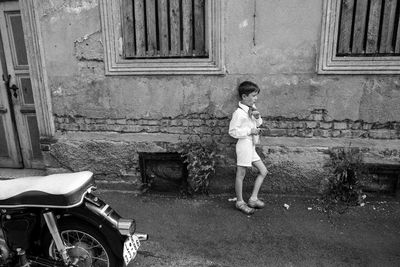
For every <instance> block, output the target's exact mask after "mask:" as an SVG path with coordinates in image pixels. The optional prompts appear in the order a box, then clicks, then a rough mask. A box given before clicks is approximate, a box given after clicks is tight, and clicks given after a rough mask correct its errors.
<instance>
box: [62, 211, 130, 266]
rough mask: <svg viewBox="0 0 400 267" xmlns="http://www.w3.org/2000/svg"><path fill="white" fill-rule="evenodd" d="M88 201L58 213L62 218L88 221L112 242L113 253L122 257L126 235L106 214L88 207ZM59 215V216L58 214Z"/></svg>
mask: <svg viewBox="0 0 400 267" xmlns="http://www.w3.org/2000/svg"><path fill="white" fill-rule="evenodd" d="M87 205H93V204H91V203H86V205H85V204H83V205H81V206H79V207H76V208H72V209H68V210H65V213H60V214H58V215H59V216H61V218H60V219H63V218H64V219H69V220H70V219H76V220H79V221H82V222H83V223H88V224H90V225H92V226H93V227H95V228H96V229H98V230H99V232H100V233H101V234H102V235H103V237H104V238H105V240H107V242H108V243H109V244H110V247H111V249H112V251H113V253H114V254H115V255H116V256H117V257H118V258H122V252H123V244H124V239H125V237H124V236H122V235H121V234H120V233H119V231H118V229H116V228H115V227H114V226H113V225H112V224H111V223H110V222H109V221H108V220H107V219H106V218H105V217H104V216H102V215H99V214H96V213H94V212H93V211H92V210H91V209H89V208H87ZM57 217H58V216H57Z"/></svg>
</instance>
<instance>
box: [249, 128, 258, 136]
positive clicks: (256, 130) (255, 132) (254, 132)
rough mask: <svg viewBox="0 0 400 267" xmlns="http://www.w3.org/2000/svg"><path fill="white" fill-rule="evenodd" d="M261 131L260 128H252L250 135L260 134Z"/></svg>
mask: <svg viewBox="0 0 400 267" xmlns="http://www.w3.org/2000/svg"><path fill="white" fill-rule="evenodd" d="M259 133H260V129H258V128H252V129H251V131H250V135H258V134H259Z"/></svg>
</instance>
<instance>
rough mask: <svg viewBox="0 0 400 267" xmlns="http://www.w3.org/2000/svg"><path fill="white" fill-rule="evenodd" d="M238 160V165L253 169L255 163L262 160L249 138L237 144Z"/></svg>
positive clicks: (240, 140)
mask: <svg viewBox="0 0 400 267" xmlns="http://www.w3.org/2000/svg"><path fill="white" fill-rule="evenodd" d="M236 159H237V160H236V164H237V165H238V166H242V167H251V166H252V163H253V162H255V161H259V160H261V158H260V157H259V156H258V154H257V152H256V146H255V145H254V144H253V141H252V140H251V139H248V138H243V139H239V140H238V142H237V143H236Z"/></svg>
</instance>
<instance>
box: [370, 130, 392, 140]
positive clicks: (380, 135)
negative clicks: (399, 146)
mask: <svg viewBox="0 0 400 267" xmlns="http://www.w3.org/2000/svg"><path fill="white" fill-rule="evenodd" d="M369 137H370V138H374V139H392V138H396V131H395V130H387V129H378V130H370V131H369Z"/></svg>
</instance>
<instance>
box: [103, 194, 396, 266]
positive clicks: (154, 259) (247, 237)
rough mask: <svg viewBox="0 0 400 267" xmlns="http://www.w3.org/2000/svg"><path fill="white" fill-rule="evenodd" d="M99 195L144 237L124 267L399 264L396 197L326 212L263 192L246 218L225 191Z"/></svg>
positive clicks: (313, 204) (308, 203) (310, 201)
mask: <svg viewBox="0 0 400 267" xmlns="http://www.w3.org/2000/svg"><path fill="white" fill-rule="evenodd" d="M99 194H100V196H101V198H103V199H104V200H106V201H107V202H108V203H109V204H110V205H111V206H112V207H114V208H115V209H116V210H117V211H118V212H119V213H120V214H121V215H123V216H124V217H133V218H135V219H136V221H137V229H138V232H145V233H148V234H149V235H150V240H149V241H147V242H143V243H142V246H141V248H140V251H139V254H138V256H137V258H136V260H135V262H134V263H132V264H130V266H215V267H217V266H400V204H399V202H398V201H397V200H395V199H389V200H385V201H382V200H380V201H368V202H367V204H366V205H365V206H364V207H352V208H351V209H349V210H348V211H347V212H346V213H344V214H341V215H340V214H333V215H332V216H331V217H328V216H327V214H326V213H324V212H323V211H321V209H320V206H319V205H318V204H317V202H316V201H315V200H314V199H310V198H298V197H297V198H295V197H279V196H264V197H265V199H266V200H267V206H266V207H265V208H264V209H263V210H259V211H257V212H256V213H255V214H254V215H252V216H246V215H244V214H242V213H240V212H239V211H237V210H235V209H234V204H233V203H234V202H230V201H228V199H229V198H230V197H232V196H213V197H203V196H197V197H195V198H193V199H180V198H178V197H175V196H163V195H160V194H148V195H142V196H135V195H133V194H129V193H117V192H100V193H99ZM367 200H368V199H367ZM284 204H287V205H288V206H289V207H288V209H286V208H285V207H284Z"/></svg>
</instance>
